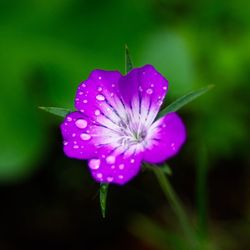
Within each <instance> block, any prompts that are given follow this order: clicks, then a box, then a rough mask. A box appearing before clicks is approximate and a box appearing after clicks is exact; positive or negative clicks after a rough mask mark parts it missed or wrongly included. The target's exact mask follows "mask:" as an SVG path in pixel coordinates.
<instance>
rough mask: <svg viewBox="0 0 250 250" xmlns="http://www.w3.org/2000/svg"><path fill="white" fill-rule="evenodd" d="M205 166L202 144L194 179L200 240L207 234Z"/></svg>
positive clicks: (204, 151) (204, 150)
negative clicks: (195, 179)
mask: <svg viewBox="0 0 250 250" xmlns="http://www.w3.org/2000/svg"><path fill="white" fill-rule="evenodd" d="M207 168H208V166H207V151H206V148H205V146H203V145H202V146H200V154H198V162H197V181H196V199H197V207H198V233H199V236H200V237H201V239H202V240H203V239H205V238H206V236H207Z"/></svg>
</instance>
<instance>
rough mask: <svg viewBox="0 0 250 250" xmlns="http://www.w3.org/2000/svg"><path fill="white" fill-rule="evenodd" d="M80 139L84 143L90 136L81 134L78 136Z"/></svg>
mask: <svg viewBox="0 0 250 250" xmlns="http://www.w3.org/2000/svg"><path fill="white" fill-rule="evenodd" d="M80 138H81V139H82V140H84V141H88V140H89V139H90V138H91V136H90V135H88V134H85V133H82V134H81V135H80Z"/></svg>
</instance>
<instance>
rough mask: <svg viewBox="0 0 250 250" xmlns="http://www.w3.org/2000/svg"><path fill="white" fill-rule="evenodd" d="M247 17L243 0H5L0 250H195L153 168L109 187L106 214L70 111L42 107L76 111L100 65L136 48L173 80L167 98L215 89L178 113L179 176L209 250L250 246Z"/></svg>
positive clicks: (108, 65) (249, 9)
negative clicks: (65, 122) (64, 119)
mask: <svg viewBox="0 0 250 250" xmlns="http://www.w3.org/2000/svg"><path fill="white" fill-rule="evenodd" d="M249 13H250V5H249V2H248V1H244V0H239V1H228V0H221V1H218V0H210V1H208V0H207V1H180V0H175V1H174V0H145V1H142V0H127V1H121V0H108V1H101V0H82V1H80V0H50V1H49V0H43V1H42V0H41V1H39V0H33V1H31V0H22V1H18V0H12V1H7V0H6V1H5V0H0V63H1V67H0V73H1V85H0V86H1V89H0V114H1V118H0V121H1V122H0V140H1V143H0V195H1V206H0V212H1V213H0V249H1V250H2V249H3V250H7V249H10V250H12V249H13V250H14V249H18V250H19V249H29V248H31V249H44V248H52V247H53V248H54V249H72V250H74V249H102V250H104V249H148V250H150V249H176V250H178V249H187V248H185V242H184V243H183V242H182V232H181V231H180V229H179V227H178V225H177V224H178V223H177V222H176V218H175V216H174V214H173V212H172V211H171V209H170V207H169V204H168V203H167V202H166V201H165V200H164V197H163V195H162V192H161V190H160V188H159V187H158V183H157V182H156V180H155V178H154V176H152V174H150V173H143V174H141V175H140V176H138V177H137V178H135V179H134V180H133V181H132V182H130V183H129V184H128V185H126V186H125V187H117V186H113V187H111V189H110V192H109V197H108V211H107V213H108V217H107V219H106V220H102V219H101V216H100V211H99V204H98V202H99V201H98V195H97V190H98V184H96V183H94V181H93V180H92V179H91V177H90V174H89V172H88V171H87V169H86V163H85V162H82V161H77V160H72V159H68V158H66V157H65V156H64V154H63V152H62V146H61V135H60V131H59V127H58V125H59V123H60V122H61V119H59V118H56V117H54V116H52V115H50V114H47V113H44V112H42V111H40V110H38V108H37V107H38V106H40V105H42V106H58V107H67V108H73V99H74V95H75V91H76V88H77V85H78V84H79V83H80V82H81V81H82V80H84V79H86V77H87V76H88V74H89V72H90V71H91V70H93V69H96V68H101V69H107V70H114V69H117V70H120V71H122V72H124V44H125V43H127V44H128V45H129V48H130V52H131V54H132V57H133V59H134V63H135V65H136V66H142V65H144V64H152V65H154V66H155V67H156V68H157V69H158V70H159V71H160V72H161V73H162V74H163V75H165V76H166V78H167V79H168V80H169V82H170V89H169V94H168V100H167V102H168V103H170V102H171V101H173V100H175V99H176V98H178V97H180V96H181V95H183V94H185V93H187V92H189V91H191V90H195V89H198V88H200V87H203V86H206V85H208V84H215V85H216V88H215V89H213V90H212V91H210V92H209V93H208V94H206V95H205V96H203V97H202V98H200V99H199V100H196V101H195V102H193V103H192V104H189V105H188V106H186V107H185V108H183V109H182V110H181V111H180V115H181V116H182V117H183V119H184V121H185V123H186V125H187V130H188V140H187V143H186V145H185V146H184V148H183V150H182V151H181V153H180V154H179V155H178V156H177V157H176V158H174V159H172V160H171V161H170V163H169V164H170V165H171V167H172V170H173V175H172V177H171V182H172V183H173V185H174V187H175V188H176V190H177V193H178V194H179V195H180V197H181V199H182V201H183V203H184V205H185V208H186V209H187V211H188V213H189V216H190V218H192V221H193V224H194V226H195V227H196V228H197V232H198V234H199V235H198V236H197V237H200V239H201V241H202V242H203V244H202V247H201V249H202V250H203V249H204V250H206V249H211V250H214V249H229V250H234V249H239V250H242V249H246V250H247V249H249V248H250V247H249V246H250V195H249V194H250V181H249V180H250V157H249V149H250V145H249V127H250V126H249V125H250V124H249V120H250V109H249V99H250V87H249V76H250V74H249V72H250V45H249V44H250V32H249V28H250V18H249Z"/></svg>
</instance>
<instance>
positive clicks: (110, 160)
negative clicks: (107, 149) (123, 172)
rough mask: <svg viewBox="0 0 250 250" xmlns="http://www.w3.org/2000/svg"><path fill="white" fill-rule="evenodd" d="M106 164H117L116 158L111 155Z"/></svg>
mask: <svg viewBox="0 0 250 250" xmlns="http://www.w3.org/2000/svg"><path fill="white" fill-rule="evenodd" d="M106 162H107V163H108V164H113V163H115V156H113V155H109V156H108V157H107V158H106Z"/></svg>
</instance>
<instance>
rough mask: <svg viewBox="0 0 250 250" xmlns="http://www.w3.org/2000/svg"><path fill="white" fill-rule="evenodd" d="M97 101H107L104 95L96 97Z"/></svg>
mask: <svg viewBox="0 0 250 250" xmlns="http://www.w3.org/2000/svg"><path fill="white" fill-rule="evenodd" d="M96 99H97V100H98V101H104V100H105V97H104V96H103V95H97V96H96Z"/></svg>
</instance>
